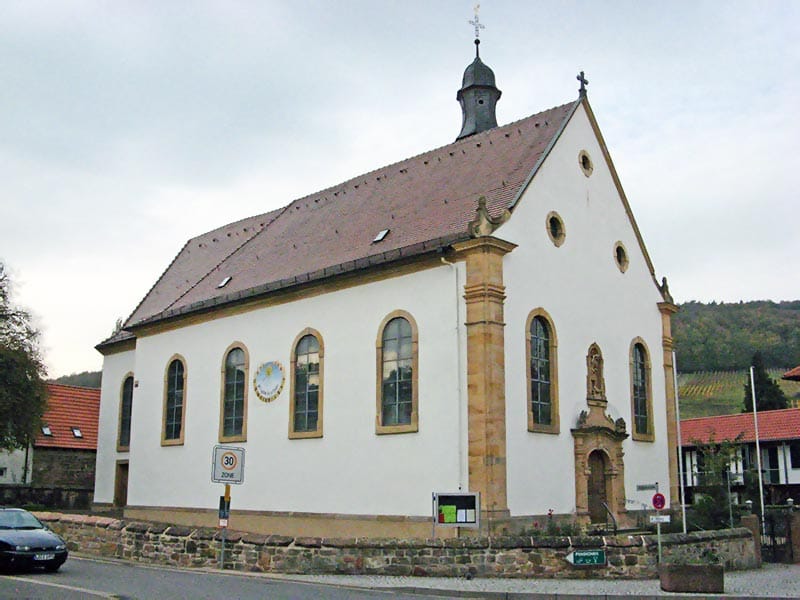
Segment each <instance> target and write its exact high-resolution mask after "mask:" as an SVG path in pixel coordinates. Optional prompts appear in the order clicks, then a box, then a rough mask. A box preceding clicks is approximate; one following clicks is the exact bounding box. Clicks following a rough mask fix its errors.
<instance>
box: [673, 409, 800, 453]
mask: <svg viewBox="0 0 800 600" xmlns="http://www.w3.org/2000/svg"><path fill="white" fill-rule="evenodd" d="M740 434H741V435H742V437H741V441H743V442H755V441H756V433H755V423H754V421H753V413H741V414H738V415H722V416H718V417H702V418H699V419H686V420H685V421H681V446H696V445H697V443H696V442H700V443H704V444H705V443H708V442H709V441H710V440H711V439H713V440H714V441H716V442H721V441H723V440H731V441H733V440H734V439H736V437H737V436H738V435H740ZM758 437H759V440H760V441H762V442H769V441H778V440H796V439H800V408H785V409H782V410H763V411H761V412H759V413H758Z"/></svg>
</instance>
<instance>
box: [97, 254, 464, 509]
mask: <svg viewBox="0 0 800 600" xmlns="http://www.w3.org/2000/svg"><path fill="white" fill-rule="evenodd" d="M458 269H459V271H460V275H459V277H460V282H461V285H462V286H463V282H464V272H463V269H464V266H463V263H462V264H460V265H459V266H458ZM462 293H463V292H459V293H457V291H456V280H455V272H454V269H453V267H450V266H447V265H442V266H441V267H438V268H434V269H429V270H425V271H421V272H417V273H413V274H409V275H404V276H401V277H396V278H392V279H387V280H384V281H380V282H375V283H370V284H367V285H363V286H360V287H357V288H351V289H344V290H340V291H336V292H331V293H328V294H324V295H320V296H316V297H311V298H307V299H303V300H299V301H296V302H293V303H289V304H281V305H277V306H271V307H267V308H262V309H258V310H255V311H250V312H247V313H243V314H239V315H234V316H228V317H225V318H219V319H216V320H214V321H209V322H205V323H201V324H198V325H193V326H190V327H184V328H181V329H176V330H172V331H167V332H164V333H160V334H157V335H152V336H145V337H140V338H139V339H138V340H137V347H136V356H135V366H136V380H137V382H138V387H137V388H136V390H135V392H134V402H133V415H132V435H131V451H130V474H129V477H130V479H129V491H128V504H129V505H131V506H173V507H202V508H215V507H216V506H217V502H218V497H219V495H220V494H221V492H222V489H223V488H222V485H221V484H214V483H211V481H210V473H211V453H212V448H213V447H214V445H215V444H217V443H218V430H219V414H220V412H219V411H220V376H221V373H220V371H221V366H222V361H223V355H224V353H225V350H226V349H227V348H228V347H229V345H230V344H231V343H232V342H234V341H237V342H241V343H243V344H244V345H245V346H246V348H247V350H248V352H249V356H250V375H249V382H248V423H247V442H244V443H235V444H232V445H237V446H242V447H244V448H245V449H246V458H245V483H244V484H243V485H241V486H234V487H233V490H232V495H233V503H234V505H235V507H236V508H238V509H249V510H267V511H272V510H275V511H300V512H322V513H348V514H394V515H419V516H425V515H429V514H430V494H431V492H432V491H455V490H457V489H458V486H459V469H460V468H465V467H464V466H463V465H464V461H463V460H460V459H459V448H462V449H463V448H465V447H466V409H465V405H466V383H465V379H464V378H463V377H462V378H461V379H462V381H461V389H462V390H463V399H462V402H461V406H459V394H458V389H459V381H458V377H457V372H458V356H457V348H458V347H459V344H458V342H457V335H456V318H455V316H454V314H453V307H454V306H455V303H456V301H457V300H456V299H457V298H458V302H459V303H460V304H461V322H462V323H463V314H464V313H463V300H461V299H460V298H461V295H462ZM397 309H402V310H405V311H407V312H409V313H410V314H411V315H412V316H413V317H414V319H415V320H416V323H417V326H418V332H419V432H418V433H407V434H397V435H380V436H379V435H376V434H375V410H376V398H375V394H376V373H375V365H376V360H375V345H376V338H377V335H378V327H379V325H380V323H381V321H382V320H383V319H384V317H386V316H387V315H388V314H389V313H391V312H392V311H394V310H397ZM306 327H312V328H314V329H316V330H317V331H319V332H320V334H321V335H322V338H323V343H324V349H325V355H324V361H325V362H324V408H323V410H324V421H323V423H324V437H322V438H320V439H294V440H291V439H289V438H288V427H289V393H290V385H289V381H288V377H289V365H290V356H291V352H292V344H293V342H294V340H295V338H296V336H297V335H298V334H299V333H300V332H301V331H302V330H303V329H304V328H306ZM460 347H461V349H462V367H461V371H462V373H463V372H464V371H465V367H463V365H464V364H465V363H464V360H465V358H464V356H463V351H464V343H463V338H462V340H461V344H460ZM174 354H180V355H181V356H182V357H183V358H184V359H185V362H186V377H187V383H186V396H185V398H186V400H185V401H186V403H187V404H186V417H185V443H184V444H183V445H182V446H173V447H162V446H161V423H162V410H163V393H164V373H165V369H166V367H167V363H168V361H169V359H170V357H172V356H173V355H174ZM271 360H277V361H280V362H281V364H282V365H283V366H284V369H285V372H286V376H287V381H286V385H285V387H284V389H283V391H282V393H281V394H280V396H279V397H278V398H277V399H276V400H275V401H273V402H271V403H264V402H262V401H261V400H260V399H259V398H258V397H257V396H256V395H255V394H254V392H253V386H252V379H253V375H254V373H255V369H256V368H257V366H258V365H259V364H262V363H264V362H267V361H271ZM133 362H134V361H133V360H132V357H131V356H127V355H126V356H122V355H112V356H109V357H106V361H105V367H104V373H103V386H104V387H103V397H102V405H103V406H102V409H101V413H100V420H101V436H102V438H101V448H103V450H102V451H101V452H99V453H98V485H97V490H96V500H97V501H101V502H109V501H110V499H111V498H112V497H113V472H114V468H113V467H114V465H113V464H112V463H113V462H114V461H115V460H116V459H117V458H119V457H122V456H117V455H116V453H115V452H113V451H110V450H109V449H111V448H115V444H116V427H117V425H116V423H117V419H118V415H117V411H118V405H119V393H120V392H119V390H120V389H121V384H122V378H123V377H124V375H125V373H127V372H128V371H129V370H132V363H133ZM459 412H460V413H461V421H460V423H461V426H459ZM112 432H113V433H112ZM459 438H461V442H459ZM101 472H102V475H101Z"/></svg>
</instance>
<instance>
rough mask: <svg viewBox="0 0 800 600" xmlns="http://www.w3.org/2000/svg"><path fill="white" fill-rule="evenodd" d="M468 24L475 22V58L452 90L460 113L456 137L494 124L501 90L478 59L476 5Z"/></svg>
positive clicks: (481, 26)
mask: <svg viewBox="0 0 800 600" xmlns="http://www.w3.org/2000/svg"><path fill="white" fill-rule="evenodd" d="M470 24H471V25H474V26H475V60H474V61H472V64H471V65H469V66H468V67H467V68H466V70H465V71H464V78H463V80H462V82H461V89H460V90H458V93H457V94H456V99H457V100H458V102H459V104H461V115H462V120H461V133H459V134H458V137H457V138H456V140H460V139H461V138H465V137H468V136H470V135H473V134H476V133H480V132H481V131H486V130H487V129H493V128H494V127H497V117H496V116H495V107H496V106H497V101H498V100H499V99H500V94H501V93H502V92H501V91H500V90H498V89H497V86H495V84H494V72H493V71H492V70H491V69H490V68H489V67H487V66H486V65H485V64H483V62H482V61H481V56H480V44H481V40H480V38H479V33H480V29H482V28H483V25H481V24H480V22H479V21H478V14H477V9H476V12H475V20H474V21H470Z"/></svg>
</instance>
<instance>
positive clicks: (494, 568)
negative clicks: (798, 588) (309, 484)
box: [38, 513, 759, 579]
mask: <svg viewBox="0 0 800 600" xmlns="http://www.w3.org/2000/svg"><path fill="white" fill-rule="evenodd" d="M38 516H39V518H40V519H41V520H42V521H44V522H45V523H46V524H47V525H48V526H49V527H50V528H51V529H53V530H54V531H56V532H57V533H59V534H60V535H61V536H62V537H64V539H66V541H67V543H68V547H69V549H70V550H71V551H76V552H81V553H84V554H90V555H95V556H106V557H117V558H125V559H128V560H133V561H140V562H147V563H154V564H164V565H173V566H184V567H212V568H219V567H220V564H219V549H220V532H219V530H215V529H209V528H199V529H198V528H192V527H182V526H169V525H163V524H156V523H142V522H125V521H120V520H117V519H111V518H107V517H95V516H82V515H65V514H57V513H40V514H39V515H38ZM227 538H228V541H227V544H226V554H225V568H226V569H233V570H239V571H262V572H267V573H339V574H371V575H431V576H451V577H459V576H465V575H467V574H471V575H474V576H477V577H553V578H558V577H564V578H567V577H568V578H618V579H639V578H652V577H656V576H657V570H656V563H657V558H656V557H657V542H656V539H655V536H604V537H601V536H597V537H493V538H486V537H479V538H454V539H394V538H385V539H373V538H311V537H297V538H294V537H287V536H279V535H261V534H250V533H242V532H235V531H228V532H227ZM586 549H603V550H605V552H606V556H607V559H608V564H607V565H605V566H600V567H576V566H573V565H571V564H569V563H568V562H567V560H566V556H567V555H568V554H569V553H570V552H573V551H575V550H586ZM662 552H663V556H664V559H665V560H669V557H671V556H679V555H691V556H698V557H710V556H714V557H718V559H719V561H720V562H721V563H722V564H724V566H725V569H726V570H738V569H748V568H754V567H757V566H759V565H758V564H757V562H756V559H755V554H754V552H755V550H754V544H753V536H752V534H751V532H750V531H749V530H747V529H730V530H724V531H714V532H703V533H692V534H688V535H682V534H669V535H664V536H662Z"/></svg>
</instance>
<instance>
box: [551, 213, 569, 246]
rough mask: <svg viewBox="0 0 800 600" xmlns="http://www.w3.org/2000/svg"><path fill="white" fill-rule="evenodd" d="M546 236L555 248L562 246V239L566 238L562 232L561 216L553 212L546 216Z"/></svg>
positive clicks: (563, 231)
mask: <svg viewBox="0 0 800 600" xmlns="http://www.w3.org/2000/svg"><path fill="white" fill-rule="evenodd" d="M547 235H548V236H549V237H550V241H551V242H553V244H555V246H556V248H557V247H559V246H560V245H561V244H563V243H564V239H565V238H566V237H567V234H566V232H565V230H564V221H563V220H562V219H561V215H559V214H558V213H557V212H555V211H550V213H548V215H547Z"/></svg>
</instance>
